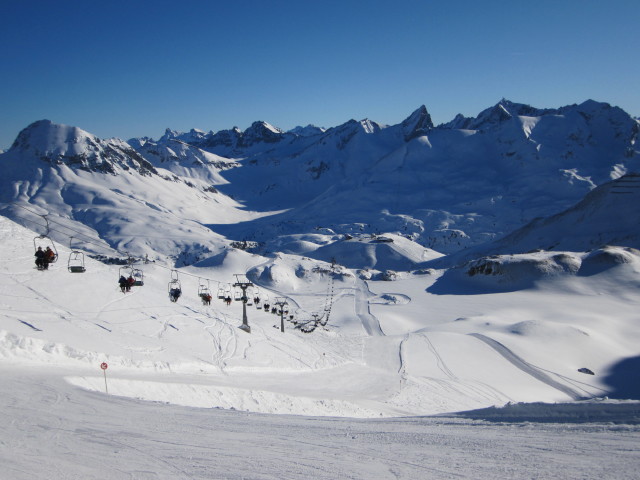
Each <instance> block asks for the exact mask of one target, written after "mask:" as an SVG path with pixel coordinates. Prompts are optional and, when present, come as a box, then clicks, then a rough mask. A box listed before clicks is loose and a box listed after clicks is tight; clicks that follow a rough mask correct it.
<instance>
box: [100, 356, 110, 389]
mask: <svg viewBox="0 0 640 480" xmlns="http://www.w3.org/2000/svg"><path fill="white" fill-rule="evenodd" d="M100 368H101V369H102V373H104V391H105V392H106V394H107V395H109V389H108V388H107V368H109V365H107V362H102V364H101V365H100Z"/></svg>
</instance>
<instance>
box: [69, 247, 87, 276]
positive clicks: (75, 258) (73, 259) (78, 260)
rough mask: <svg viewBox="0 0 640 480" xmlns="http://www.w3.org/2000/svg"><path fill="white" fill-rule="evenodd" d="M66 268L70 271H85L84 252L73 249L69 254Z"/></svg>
mask: <svg viewBox="0 0 640 480" xmlns="http://www.w3.org/2000/svg"><path fill="white" fill-rule="evenodd" d="M67 268H68V270H69V272H71V273H84V272H85V271H86V268H85V266H84V253H82V252H79V251H78V250H73V251H72V252H71V253H70V254H69V260H68V261H67Z"/></svg>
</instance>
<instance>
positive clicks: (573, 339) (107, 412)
mask: <svg viewBox="0 0 640 480" xmlns="http://www.w3.org/2000/svg"><path fill="white" fill-rule="evenodd" d="M34 236H35V234H34V232H32V231H30V230H28V229H25V228H24V227H22V226H19V225H17V224H15V223H13V222H11V221H10V220H8V219H6V218H0V244H1V245H2V249H0V258H1V261H0V272H1V273H0V292H1V296H0V299H1V300H0V369H1V371H2V378H3V381H2V386H1V387H0V398H1V399H2V408H1V409H0V411H2V415H0V418H1V419H2V420H1V421H0V427H1V431H2V432H3V433H2V434H1V437H0V444H1V445H2V449H0V461H1V463H2V465H3V470H2V472H1V473H0V478H11V479H22V478H24V479H26V478H45V477H46V478H83V479H89V478H135V479H147V478H185V479H186V478H237V479H239V478H252V479H254V478H255V479H263V478H264V479H275V478H302V477H306V478H320V479H324V478H326V479H329V478H363V479H364V478H368V479H372V478H376V479H377V478H380V479H384V478H486V477H488V476H490V475H491V476H494V477H498V478H533V477H536V478H634V476H635V475H636V474H637V471H636V470H637V465H638V461H639V460H640V455H639V454H638V453H637V448H636V447H637V445H638V441H639V440H640V426H639V423H640V422H639V419H640V407H639V404H638V402H637V401H636V400H634V399H638V398H640V396H639V395H638V393H639V390H640V387H638V377H637V370H638V368H637V358H638V357H637V355H638V353H637V345H638V344H639V341H640V327H639V325H640V324H639V323H638V319H639V318H638V315H639V314H638V312H639V311H640V310H639V308H638V307H639V305H640V257H637V255H635V254H634V253H633V252H632V253H630V254H629V255H628V257H629V261H628V262H626V263H621V264H619V265H614V266H612V267H611V268H606V269H603V270H602V271H601V272H599V273H595V274H593V275H589V276H576V275H557V276H553V275H552V276H549V277H548V278H544V279H542V280H541V281H536V282H534V283H533V286H531V287H529V288H524V289H520V290H515V291H503V292H499V291H497V290H496V291H489V290H487V285H486V282H485V283H484V284H480V283H478V284H475V283H473V281H474V280H473V279H470V280H469V281H468V282H467V283H466V284H464V288H463V287H461V285H462V284H461V283H460V282H456V281H455V279H452V275H453V274H452V273H451V272H446V271H440V270H429V271H426V270H425V271H420V272H413V273H409V272H399V273H398V278H397V279H396V280H395V281H392V282H389V281H373V280H365V279H364V278H363V274H362V272H356V271H353V270H348V269H346V268H343V267H339V266H335V267H332V265H330V264H326V263H324V262H320V261H317V260H311V259H309V258H301V257H298V256H289V255H285V254H278V255H275V256H273V257H262V256H258V255H252V254H250V253H247V252H244V251H241V250H236V249H229V251H228V252H227V253H226V254H224V255H220V256H217V257H216V258H214V259H209V260H205V261H203V262H200V263H199V264H196V265H194V266H190V267H185V268H182V269H174V268H173V267H172V266H171V265H168V264H167V265H165V264H161V263H159V262H157V263H149V264H140V265H139V267H140V268H141V269H143V270H144V286H139V287H135V286H134V287H133V288H132V289H131V291H130V292H128V293H122V292H121V291H120V288H119V287H118V284H117V281H118V276H119V273H120V266H118V265H106V264H103V263H100V262H97V261H94V260H92V259H91V258H88V257H87V258H86V259H85V262H86V272H84V273H70V272H69V271H68V269H67V266H68V263H67V259H68V258H69V255H70V253H71V252H70V250H69V249H68V248H65V247H64V246H62V245H59V244H57V245H56V247H57V250H58V254H59V259H58V261H57V262H56V263H54V264H52V265H51V266H50V268H49V270H47V271H39V270H37V269H36V268H35V265H34V257H33V255H34ZM544 255H545V253H544V252H540V253H532V254H529V256H530V257H531V258H535V257H536V256H538V257H539V259H543V256H544ZM572 255H574V257H575V258H577V259H578V260H580V259H584V258H586V257H587V254H586V253H584V254H575V253H574V254H572ZM172 270H173V271H175V272H176V273H173V272H172ZM516 272H517V270H516ZM521 273H522V274H523V275H526V274H527V271H526V270H523V271H522V272H521ZM176 274H177V275H178V276H179V279H180V282H181V286H182V291H183V295H182V296H181V297H180V298H179V299H178V301H177V302H175V303H173V302H171V301H170V300H169V297H168V291H167V287H168V284H169V283H170V281H171V279H172V278H173V275H176ZM237 274H242V275H244V276H245V277H246V278H247V279H249V280H250V281H252V282H253V283H254V284H255V286H256V287H257V288H258V289H259V290H258V291H259V295H261V296H262V298H263V299H264V298H269V301H270V302H271V304H273V303H274V302H275V301H276V298H278V299H281V300H286V301H287V305H288V309H289V311H290V314H291V315H293V317H294V320H295V321H296V322H297V323H298V326H300V325H301V324H302V323H304V322H311V321H312V320H313V319H314V318H318V317H323V316H325V318H326V315H327V314H328V313H330V317H329V318H328V321H327V322H326V324H324V325H322V324H321V323H320V324H318V326H317V328H315V329H311V330H312V331H309V332H308V333H305V332H303V331H302V330H301V329H300V328H296V325H295V324H294V323H292V322H291V321H290V319H288V318H285V324H284V325H285V331H284V333H283V332H281V331H280V317H279V316H277V315H273V314H271V313H269V312H265V310H264V309H258V308H256V306H255V305H252V306H247V312H248V324H249V326H250V328H251V333H246V332H244V331H243V330H241V329H240V328H238V327H239V326H241V325H242V303H241V302H239V301H232V302H231V304H230V305H226V304H225V303H223V302H222V301H221V300H220V299H218V298H217V296H216V291H217V287H218V286H219V285H225V286H226V285H227V284H233V283H234V281H235V279H236V277H235V276H236V275H237ZM364 277H365V278H366V276H364ZM519 280H522V279H519ZM207 282H208V285H210V286H211V290H212V292H213V294H214V295H213V296H214V298H213V300H212V302H211V305H209V306H207V305H203V303H202V301H201V299H200V298H199V296H198V289H199V286H200V285H202V284H203V283H207ZM474 289H475V290H474ZM328 302H330V305H329V306H328ZM314 315H315V317H314ZM322 323H324V322H322ZM629 362H631V365H630V366H629ZM634 362H635V363H634ZM103 363H106V364H107V366H108V368H107V369H106V370H102V369H101V364H103ZM585 369H586V370H585ZM580 370H582V372H581V371H580ZM587 370H588V371H590V372H593V373H595V374H594V375H590V374H587V373H583V372H584V371H587ZM624 372H628V375H625V374H624ZM622 394H628V396H627V398H629V399H630V400H629V399H625V397H624V396H623V395H622ZM607 397H611V398H607ZM460 412H467V413H460ZM265 414H268V415H265Z"/></svg>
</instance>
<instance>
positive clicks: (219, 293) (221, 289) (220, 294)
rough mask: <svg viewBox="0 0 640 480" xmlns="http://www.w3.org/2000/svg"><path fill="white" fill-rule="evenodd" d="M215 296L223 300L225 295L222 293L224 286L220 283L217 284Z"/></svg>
mask: <svg viewBox="0 0 640 480" xmlns="http://www.w3.org/2000/svg"><path fill="white" fill-rule="evenodd" d="M217 297H218V298H219V299H220V300H224V299H225V297H226V295H225V294H224V287H223V286H222V284H218V294H217Z"/></svg>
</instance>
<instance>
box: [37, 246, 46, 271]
mask: <svg viewBox="0 0 640 480" xmlns="http://www.w3.org/2000/svg"><path fill="white" fill-rule="evenodd" d="M35 257H36V267H38V270H46V268H47V266H48V263H47V261H46V258H47V255H46V254H45V253H44V250H42V247H38V250H36V253H35Z"/></svg>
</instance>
